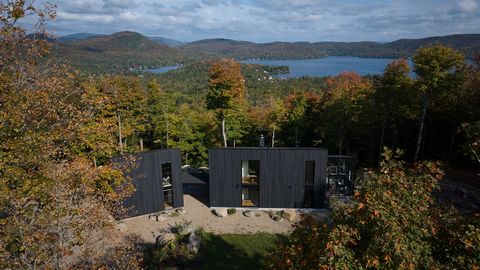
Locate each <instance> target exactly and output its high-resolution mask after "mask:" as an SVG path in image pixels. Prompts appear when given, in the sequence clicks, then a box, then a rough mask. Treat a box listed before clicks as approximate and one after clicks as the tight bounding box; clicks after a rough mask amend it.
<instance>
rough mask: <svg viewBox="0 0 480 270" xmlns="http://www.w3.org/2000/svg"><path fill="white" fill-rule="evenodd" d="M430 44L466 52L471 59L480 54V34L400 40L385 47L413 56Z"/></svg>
mask: <svg viewBox="0 0 480 270" xmlns="http://www.w3.org/2000/svg"><path fill="white" fill-rule="evenodd" d="M430 44H442V45H446V46H449V47H452V48H455V49H457V50H459V51H462V52H464V53H465V54H466V55H467V56H469V57H470V58H471V57H472V56H473V55H474V54H475V53H476V52H477V53H480V34H458V35H449V36H439V37H427V38H420V39H399V40H396V41H393V42H390V43H386V44H385V45H386V46H387V47H388V48H390V49H391V50H395V51H404V52H405V53H406V54H408V55H409V56H411V55H413V54H414V53H415V50H417V49H418V48H420V47H422V46H425V45H430Z"/></svg>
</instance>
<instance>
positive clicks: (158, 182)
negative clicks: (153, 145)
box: [113, 149, 183, 217]
mask: <svg viewBox="0 0 480 270" xmlns="http://www.w3.org/2000/svg"><path fill="white" fill-rule="evenodd" d="M132 158H133V159H134V162H133V163H134V165H133V166H132V167H133V170H130V171H129V172H128V173H127V174H128V176H130V177H131V179H132V181H133V184H134V185H135V188H136V191H135V192H134V193H133V194H132V195H131V196H130V197H129V198H127V199H126V200H125V201H124V206H125V207H126V208H127V209H128V217H134V216H141V215H145V214H150V213H155V212H159V211H163V210H166V209H169V208H177V207H183V184H182V180H181V179H180V170H181V165H180V150H179V149H160V150H153V151H148V152H142V153H138V154H132V155H129V156H124V157H119V158H115V159H114V160H113V162H115V163H117V164H125V163H127V162H128V160H131V159H132Z"/></svg>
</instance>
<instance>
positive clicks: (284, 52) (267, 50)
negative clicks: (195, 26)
mask: <svg viewBox="0 0 480 270" xmlns="http://www.w3.org/2000/svg"><path fill="white" fill-rule="evenodd" d="M180 48H181V49H183V50H186V51H188V52H203V53H206V54H208V55H210V56H228V57H233V58H237V59H248V58H263V59H291V58H317V57H323V56H325V55H326V52H325V51H323V50H321V49H318V48H316V47H314V46H311V43H308V42H295V43H290V42H272V43H261V44H257V43H253V42H249V41H236V40H231V39H220V38H218V39H204V40H199V41H195V42H192V43H189V44H186V45H184V46H181V47H180Z"/></svg>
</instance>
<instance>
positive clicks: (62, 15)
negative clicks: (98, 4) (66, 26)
mask: <svg viewBox="0 0 480 270" xmlns="http://www.w3.org/2000/svg"><path fill="white" fill-rule="evenodd" d="M57 16H58V19H59V20H60V21H79V22H93V23H104V24H106V23H111V22H113V20H114V18H113V16H111V15H95V14H92V15H84V14H77V13H68V12H58V13H57Z"/></svg>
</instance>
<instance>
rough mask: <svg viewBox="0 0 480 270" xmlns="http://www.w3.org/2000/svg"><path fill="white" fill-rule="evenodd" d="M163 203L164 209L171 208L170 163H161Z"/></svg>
mask: <svg viewBox="0 0 480 270" xmlns="http://www.w3.org/2000/svg"><path fill="white" fill-rule="evenodd" d="M162 185H163V203H164V206H165V209H167V208H172V207H173V189H172V163H171V162H165V163H162Z"/></svg>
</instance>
